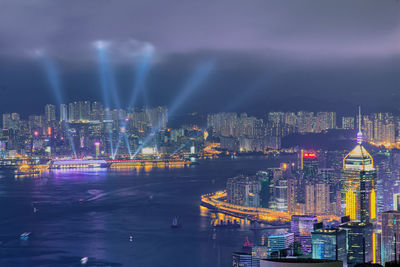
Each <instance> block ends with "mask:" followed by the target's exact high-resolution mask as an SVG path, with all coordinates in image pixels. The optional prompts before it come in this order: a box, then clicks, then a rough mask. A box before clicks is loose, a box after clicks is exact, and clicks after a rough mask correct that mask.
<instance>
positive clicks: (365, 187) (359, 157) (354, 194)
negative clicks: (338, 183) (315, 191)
mask: <svg viewBox="0 0 400 267" xmlns="http://www.w3.org/2000/svg"><path fill="white" fill-rule="evenodd" d="M360 113H361V112H360ZM360 118H361V114H360ZM360 124H361V122H360ZM357 143H358V144H357V146H356V147H355V148H354V149H353V150H352V151H350V153H349V154H347V156H345V158H344V159H343V171H342V207H343V208H344V209H345V214H346V215H348V216H350V219H351V220H357V221H361V222H368V221H369V220H370V219H375V218H376V185H375V178H376V170H375V168H374V164H373V159H372V157H371V155H370V154H369V153H368V151H367V150H366V149H365V148H364V147H363V146H362V145H361V143H362V132H361V125H360V126H359V132H358V134H357Z"/></svg>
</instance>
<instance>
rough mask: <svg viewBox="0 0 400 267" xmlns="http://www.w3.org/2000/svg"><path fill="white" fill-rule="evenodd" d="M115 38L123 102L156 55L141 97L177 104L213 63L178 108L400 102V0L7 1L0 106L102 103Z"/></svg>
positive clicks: (1, 15)
mask: <svg viewBox="0 0 400 267" xmlns="http://www.w3.org/2000/svg"><path fill="white" fill-rule="evenodd" d="M97 40H103V41H104V43H106V44H107V49H108V55H109V61H110V62H111V63H112V69H113V72H114V73H115V80H116V84H117V88H118V96H119V98H120V101H121V105H122V106H126V105H128V102H129V101H128V99H130V97H131V95H132V91H133V88H134V84H135V81H136V80H137V76H138V75H137V73H138V68H139V67H140V65H141V62H142V61H143V57H144V55H145V54H146V53H147V52H148V51H153V52H154V54H153V56H152V58H151V61H150V66H149V71H148V73H146V76H145V77H146V79H145V81H144V86H143V87H144V92H145V93H144V94H140V96H139V98H138V101H137V105H143V104H147V105H150V106H154V105H167V106H171V105H172V104H173V102H174V100H175V99H177V97H178V96H179V95H180V94H182V90H184V88H185V84H188V83H190V81H189V78H190V77H192V76H193V72H195V70H196V68H198V66H200V65H201V64H205V63H207V64H212V66H213V67H212V70H211V71H210V73H209V74H208V75H206V77H205V78H204V80H202V81H201V82H200V83H199V86H198V87H197V88H195V90H194V91H193V92H191V93H190V94H188V97H187V98H186V99H185V101H184V105H182V106H180V107H179V109H178V110H177V111H178V112H187V111H200V112H217V111H249V112H254V113H263V112H265V111H268V110H299V109H306V110H336V111H338V112H344V113H347V112H348V113H350V112H353V110H355V106H356V105H358V104H362V105H363V107H364V110H366V111H371V112H372V111H380V110H381V111H393V112H400V105H399V103H400V2H399V1H396V0H352V1H348V0H343V1H342V0H340V1H338V0H335V1H327V0H326V1H325V0H309V1H306V0H299V1H290V0H277V1H267V0H251V1H245V0H240V1H237V0H233V1H232V0H221V1H216V0H202V1H188V0H182V1H176V0H168V1H165V0H135V1H132V0H69V1H55V0H18V1H15V0H0V113H1V112H19V113H21V114H24V115H27V114H30V113H42V112H43V106H44V104H46V103H54V104H57V99H56V97H55V95H54V93H53V91H52V89H51V87H50V85H49V82H48V79H47V77H46V73H45V71H44V68H43V62H42V58H41V57H40V56H38V55H45V56H46V58H49V59H51V60H52V62H54V65H55V66H56V70H57V73H58V75H59V76H60V80H61V88H62V101H63V102H69V101H75V100H87V99H89V100H92V101H94V100H98V101H102V102H104V100H103V96H102V90H101V84H100V74H99V66H98V57H97V54H96V48H95V45H94V44H95V42H96V41H97Z"/></svg>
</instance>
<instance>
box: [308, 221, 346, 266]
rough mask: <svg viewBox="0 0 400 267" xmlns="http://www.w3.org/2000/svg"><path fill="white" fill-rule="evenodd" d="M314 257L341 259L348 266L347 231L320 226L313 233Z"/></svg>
mask: <svg viewBox="0 0 400 267" xmlns="http://www.w3.org/2000/svg"><path fill="white" fill-rule="evenodd" d="M311 240H312V258H313V259H321V260H339V261H342V262H343V263H344V266H346V262H347V248H346V245H347V243H346V241H347V240H346V231H345V230H343V229H329V228H323V227H322V228H319V229H315V230H314V231H313V232H312V233H311Z"/></svg>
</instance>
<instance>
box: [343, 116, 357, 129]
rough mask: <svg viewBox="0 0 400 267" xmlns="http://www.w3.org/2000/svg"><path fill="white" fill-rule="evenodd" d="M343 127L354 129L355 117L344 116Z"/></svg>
mask: <svg viewBox="0 0 400 267" xmlns="http://www.w3.org/2000/svg"><path fill="white" fill-rule="evenodd" d="M342 129H346V130H353V129H354V117H342Z"/></svg>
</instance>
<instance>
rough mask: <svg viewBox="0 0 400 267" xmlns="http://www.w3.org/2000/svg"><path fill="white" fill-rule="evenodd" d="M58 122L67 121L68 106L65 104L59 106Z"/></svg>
mask: <svg viewBox="0 0 400 267" xmlns="http://www.w3.org/2000/svg"><path fill="white" fill-rule="evenodd" d="M60 121H68V106H67V105H66V104H61V105H60Z"/></svg>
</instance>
